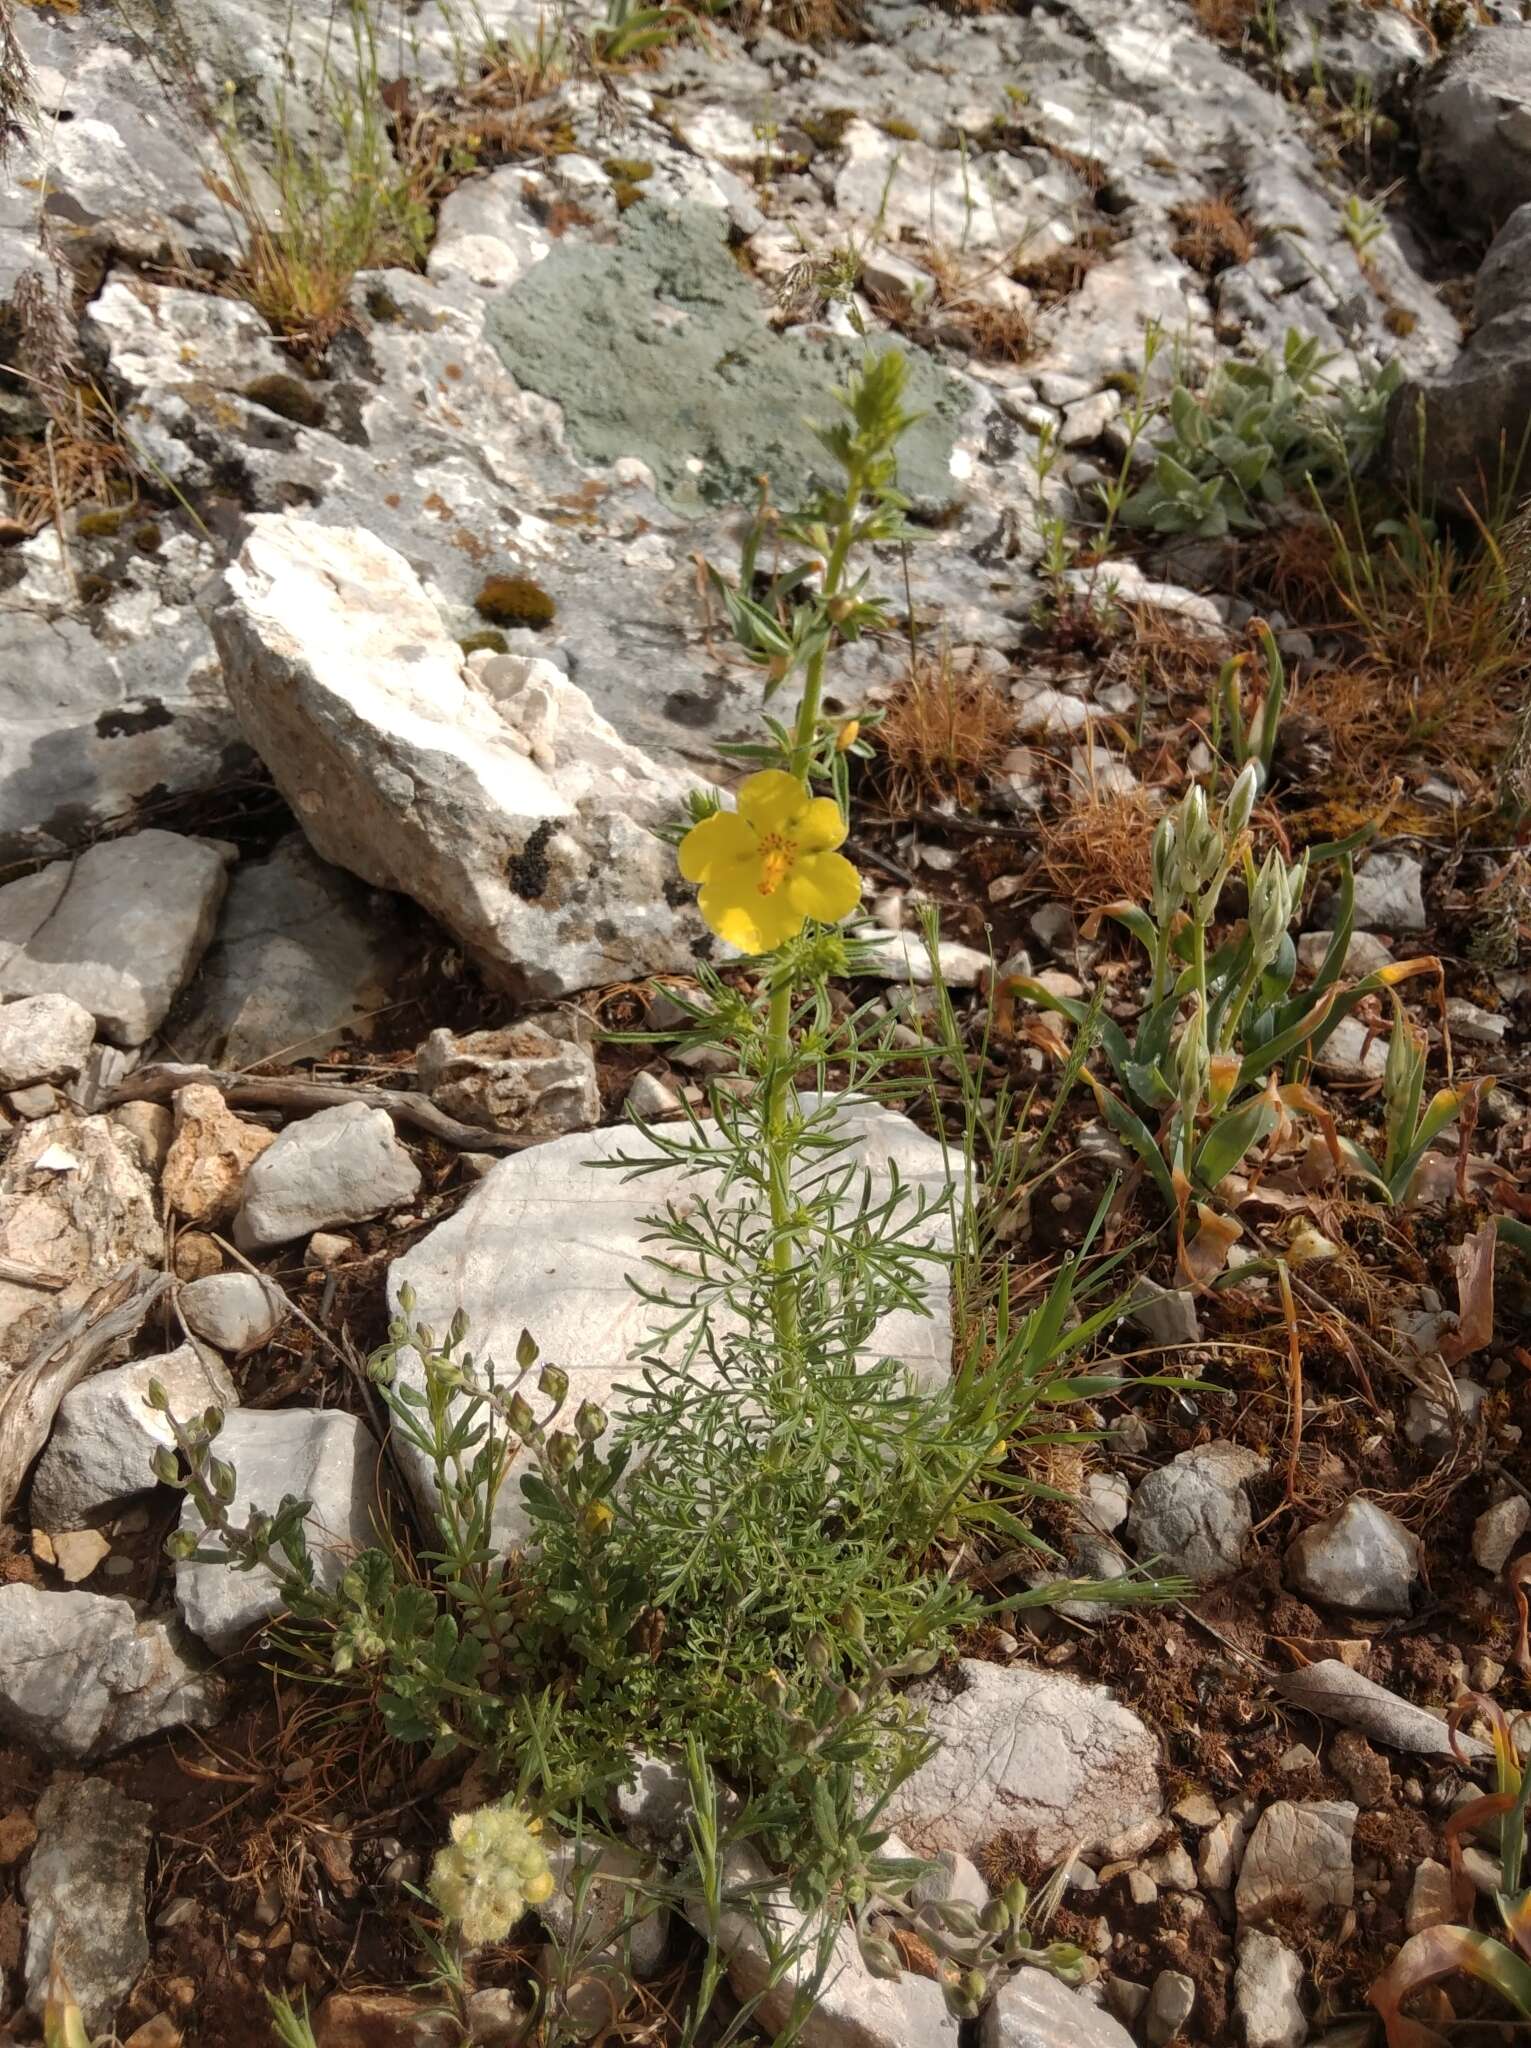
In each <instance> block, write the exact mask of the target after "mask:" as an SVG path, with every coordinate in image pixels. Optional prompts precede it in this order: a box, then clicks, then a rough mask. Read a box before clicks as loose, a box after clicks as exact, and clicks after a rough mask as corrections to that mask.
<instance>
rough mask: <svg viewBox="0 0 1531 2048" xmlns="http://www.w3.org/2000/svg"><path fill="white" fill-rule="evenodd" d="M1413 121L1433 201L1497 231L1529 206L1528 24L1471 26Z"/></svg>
mask: <svg viewBox="0 0 1531 2048" xmlns="http://www.w3.org/2000/svg"><path fill="white" fill-rule="evenodd" d="M1415 118H1416V121H1417V122H1418V126H1419V137H1420V142H1421V145H1422V147H1421V155H1420V173H1421V176H1422V177H1423V179H1424V180H1425V182H1426V184H1427V185H1429V186H1430V188H1431V189H1432V191H1433V192H1434V194H1435V197H1436V198H1437V199H1438V200H1439V201H1441V202H1442V203H1443V204H1445V205H1446V206H1448V207H1450V208H1452V209H1453V210H1455V211H1458V212H1459V213H1460V217H1461V218H1463V219H1466V220H1471V221H1475V222H1477V221H1486V222H1487V223H1488V225H1489V226H1490V227H1499V226H1500V225H1502V223H1503V222H1504V221H1505V219H1506V218H1507V217H1508V216H1509V215H1510V214H1512V213H1513V212H1514V211H1515V209H1516V207H1517V206H1522V205H1524V204H1525V202H1526V201H1527V200H1531V24H1526V23H1523V22H1503V23H1498V24H1482V25H1477V26H1470V27H1469V28H1468V29H1467V31H1466V33H1465V34H1463V35H1462V36H1461V37H1460V38H1458V39H1457V40H1456V41H1455V42H1454V43H1453V44H1452V47H1451V48H1450V49H1449V50H1448V51H1447V53H1446V55H1445V56H1444V57H1443V58H1442V60H1441V61H1440V63H1439V64H1437V65H1436V67H1435V69H1434V70H1433V71H1432V72H1431V73H1430V75H1429V77H1428V78H1427V79H1426V80H1425V82H1424V84H1423V86H1422V87H1421V89H1420V93H1419V98H1418V101H1417V104H1416V109H1415Z"/></svg>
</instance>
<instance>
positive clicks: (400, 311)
mask: <svg viewBox="0 0 1531 2048" xmlns="http://www.w3.org/2000/svg"><path fill="white" fill-rule="evenodd" d="M366 307H367V311H368V313H369V314H370V315H371V317H372V318H373V319H374V320H376V321H377V322H378V323H379V324H380V325H382V326H390V327H391V326H392V325H393V324H394V322H395V321H398V320H402V319H403V318H404V308H403V307H402V306H401V305H400V304H399V302H398V300H397V299H396V298H395V297H394V295H393V293H392V292H391V291H389V289H388V287H387V286H386V285H381V284H375V285H371V286H369V287H368V291H367V298H366Z"/></svg>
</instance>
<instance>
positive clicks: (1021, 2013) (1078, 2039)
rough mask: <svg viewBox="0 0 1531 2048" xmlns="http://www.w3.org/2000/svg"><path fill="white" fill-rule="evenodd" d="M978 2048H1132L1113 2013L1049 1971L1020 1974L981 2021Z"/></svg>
mask: <svg viewBox="0 0 1531 2048" xmlns="http://www.w3.org/2000/svg"><path fill="white" fill-rule="evenodd" d="M978 2042H979V2048H1133V2039H1132V2036H1131V2034H1129V2033H1128V2031H1127V2029H1126V2028H1125V2027H1124V2026H1122V2025H1121V2024H1120V2022H1119V2021H1117V2020H1114V2019H1113V2018H1112V2017H1111V2015H1110V2013H1108V2012H1102V2011H1101V2009H1100V2007H1099V2006H1098V2005H1092V2004H1091V2002H1090V2000H1089V1999H1088V1998H1085V1997H1084V1996H1083V1995H1082V1994H1081V1993H1080V1992H1078V1991H1073V1990H1070V1988H1069V1986H1068V1985H1067V1984H1060V1983H1059V1981H1058V1979H1057V1978H1056V1977H1054V1976H1051V1975H1049V1973H1048V1972H1047V1971H1046V1970H1027V1969H1022V1970H1017V1971H1016V1973H1015V1975H1014V1976H1013V1977H1011V1978H1009V1979H1008V1980H1007V1981H1006V1982H1004V1983H1002V1984H1001V1985H1000V1987H999V1989H998V1991H997V1992H996V1993H995V1994H994V1997H993V1998H992V1999H991V2000H990V2001H989V2003H988V2005H987V2006H985V2008H984V2011H983V2015H982V2017H981V2018H980V2020H979V2022H978Z"/></svg>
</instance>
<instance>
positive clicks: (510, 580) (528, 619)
mask: <svg viewBox="0 0 1531 2048" xmlns="http://www.w3.org/2000/svg"><path fill="white" fill-rule="evenodd" d="M473 609H474V610H475V611H476V612H477V613H478V615H479V617H480V618H481V619H488V620H490V621H491V623H492V624H494V625H496V626H532V627H541V626H550V625H551V624H552V623H553V619H554V617H555V616H556V614H557V611H558V607H557V605H556V604H555V603H554V602H553V600H552V598H551V597H549V596H548V594H547V592H546V591H545V590H544V589H543V587H542V585H541V584H540V583H533V581H532V579H531V578H530V577H529V576H491V577H490V578H489V581H488V582H487V583H486V584H485V585H484V587H483V589H482V590H481V591H480V592H479V594H478V596H477V597H476V598H474V600H473Z"/></svg>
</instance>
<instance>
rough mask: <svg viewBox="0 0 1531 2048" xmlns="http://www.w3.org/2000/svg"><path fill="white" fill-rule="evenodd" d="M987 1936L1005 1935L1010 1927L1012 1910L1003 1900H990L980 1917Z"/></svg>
mask: <svg viewBox="0 0 1531 2048" xmlns="http://www.w3.org/2000/svg"><path fill="white" fill-rule="evenodd" d="M978 1925H979V1926H980V1928H982V1930H983V1932H984V1933H985V1934H1004V1933H1005V1932H1006V1931H1007V1929H1008V1928H1009V1926H1010V1909H1009V1907H1008V1906H1007V1905H1006V1904H1005V1902H1004V1900H1003V1899H990V1901H989V1903H988V1904H987V1905H986V1906H985V1907H984V1909H983V1911H982V1912H981V1913H980V1914H979V1916H978Z"/></svg>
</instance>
